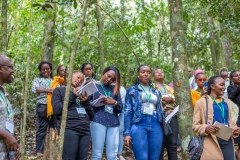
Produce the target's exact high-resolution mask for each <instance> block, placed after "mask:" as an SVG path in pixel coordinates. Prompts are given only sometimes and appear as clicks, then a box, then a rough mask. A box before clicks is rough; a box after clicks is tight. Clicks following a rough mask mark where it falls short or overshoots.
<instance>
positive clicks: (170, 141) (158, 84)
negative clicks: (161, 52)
mask: <svg viewBox="0 0 240 160" xmlns="http://www.w3.org/2000/svg"><path fill="white" fill-rule="evenodd" d="M153 77H154V84H153V87H154V88H156V89H157V90H159V91H160V92H161V94H162V104H163V105H162V106H163V108H164V111H165V112H166V113H167V114H170V113H171V112H172V110H173V109H174V108H175V106H176V104H175V98H174V90H173V89H172V88H171V87H169V86H168V85H166V84H164V83H163V81H164V72H163V70H162V69H159V68H157V69H155V71H154V73H153ZM170 126H171V129H172V132H173V133H172V134H171V135H170V136H165V137H164V138H163V146H162V149H161V155H160V159H161V160H162V159H163V152H164V148H165V147H166V148H167V152H168V159H171V160H177V139H178V119H177V116H174V117H173V118H172V119H171V121H170Z"/></svg>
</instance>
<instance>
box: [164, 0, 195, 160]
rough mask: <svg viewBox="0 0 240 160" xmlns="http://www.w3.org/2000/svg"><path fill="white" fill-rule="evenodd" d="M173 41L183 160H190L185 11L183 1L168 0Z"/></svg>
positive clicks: (173, 69)
mask: <svg viewBox="0 0 240 160" xmlns="http://www.w3.org/2000/svg"><path fill="white" fill-rule="evenodd" d="M168 5H169V11H170V29H171V41H172V63H173V68H172V75H173V83H174V90H175V97H176V102H177V104H178V105H179V106H180V111H179V114H178V121H179V129H180V136H181V140H182V148H183V159H188V154H187V153H188V152H187V146H188V143H189V140H190V138H191V136H192V135H193V134H192V133H193V132H192V115H193V114H192V113H193V110H192V106H191V96H190V92H189V91H190V87H189V81H188V75H187V73H188V72H187V68H188V66H187V57H186V52H185V50H186V44H185V43H186V42H185V35H184V21H183V9H182V1H181V0H168Z"/></svg>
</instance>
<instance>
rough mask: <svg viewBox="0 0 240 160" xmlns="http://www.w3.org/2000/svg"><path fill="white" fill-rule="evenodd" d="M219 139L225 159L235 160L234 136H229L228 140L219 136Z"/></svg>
mask: <svg viewBox="0 0 240 160" xmlns="http://www.w3.org/2000/svg"><path fill="white" fill-rule="evenodd" d="M217 140H218V144H219V146H220V148H221V150H222V153H223V157H224V160H234V148H233V143H232V138H229V140H228V141H225V140H223V139H221V138H218V137H217Z"/></svg>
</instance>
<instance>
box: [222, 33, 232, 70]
mask: <svg viewBox="0 0 240 160" xmlns="http://www.w3.org/2000/svg"><path fill="white" fill-rule="evenodd" d="M221 41H222V47H223V53H224V57H225V59H226V65H227V67H228V69H231V67H232V59H231V56H232V44H231V42H230V40H229V39H228V37H227V35H226V34H224V35H223V36H222V37H221Z"/></svg>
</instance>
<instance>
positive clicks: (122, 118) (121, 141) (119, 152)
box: [118, 113, 124, 154]
mask: <svg viewBox="0 0 240 160" xmlns="http://www.w3.org/2000/svg"><path fill="white" fill-rule="evenodd" d="M118 118H119V122H120V126H119V143H118V154H122V150H123V130H124V113H120V114H119V116H118Z"/></svg>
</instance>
